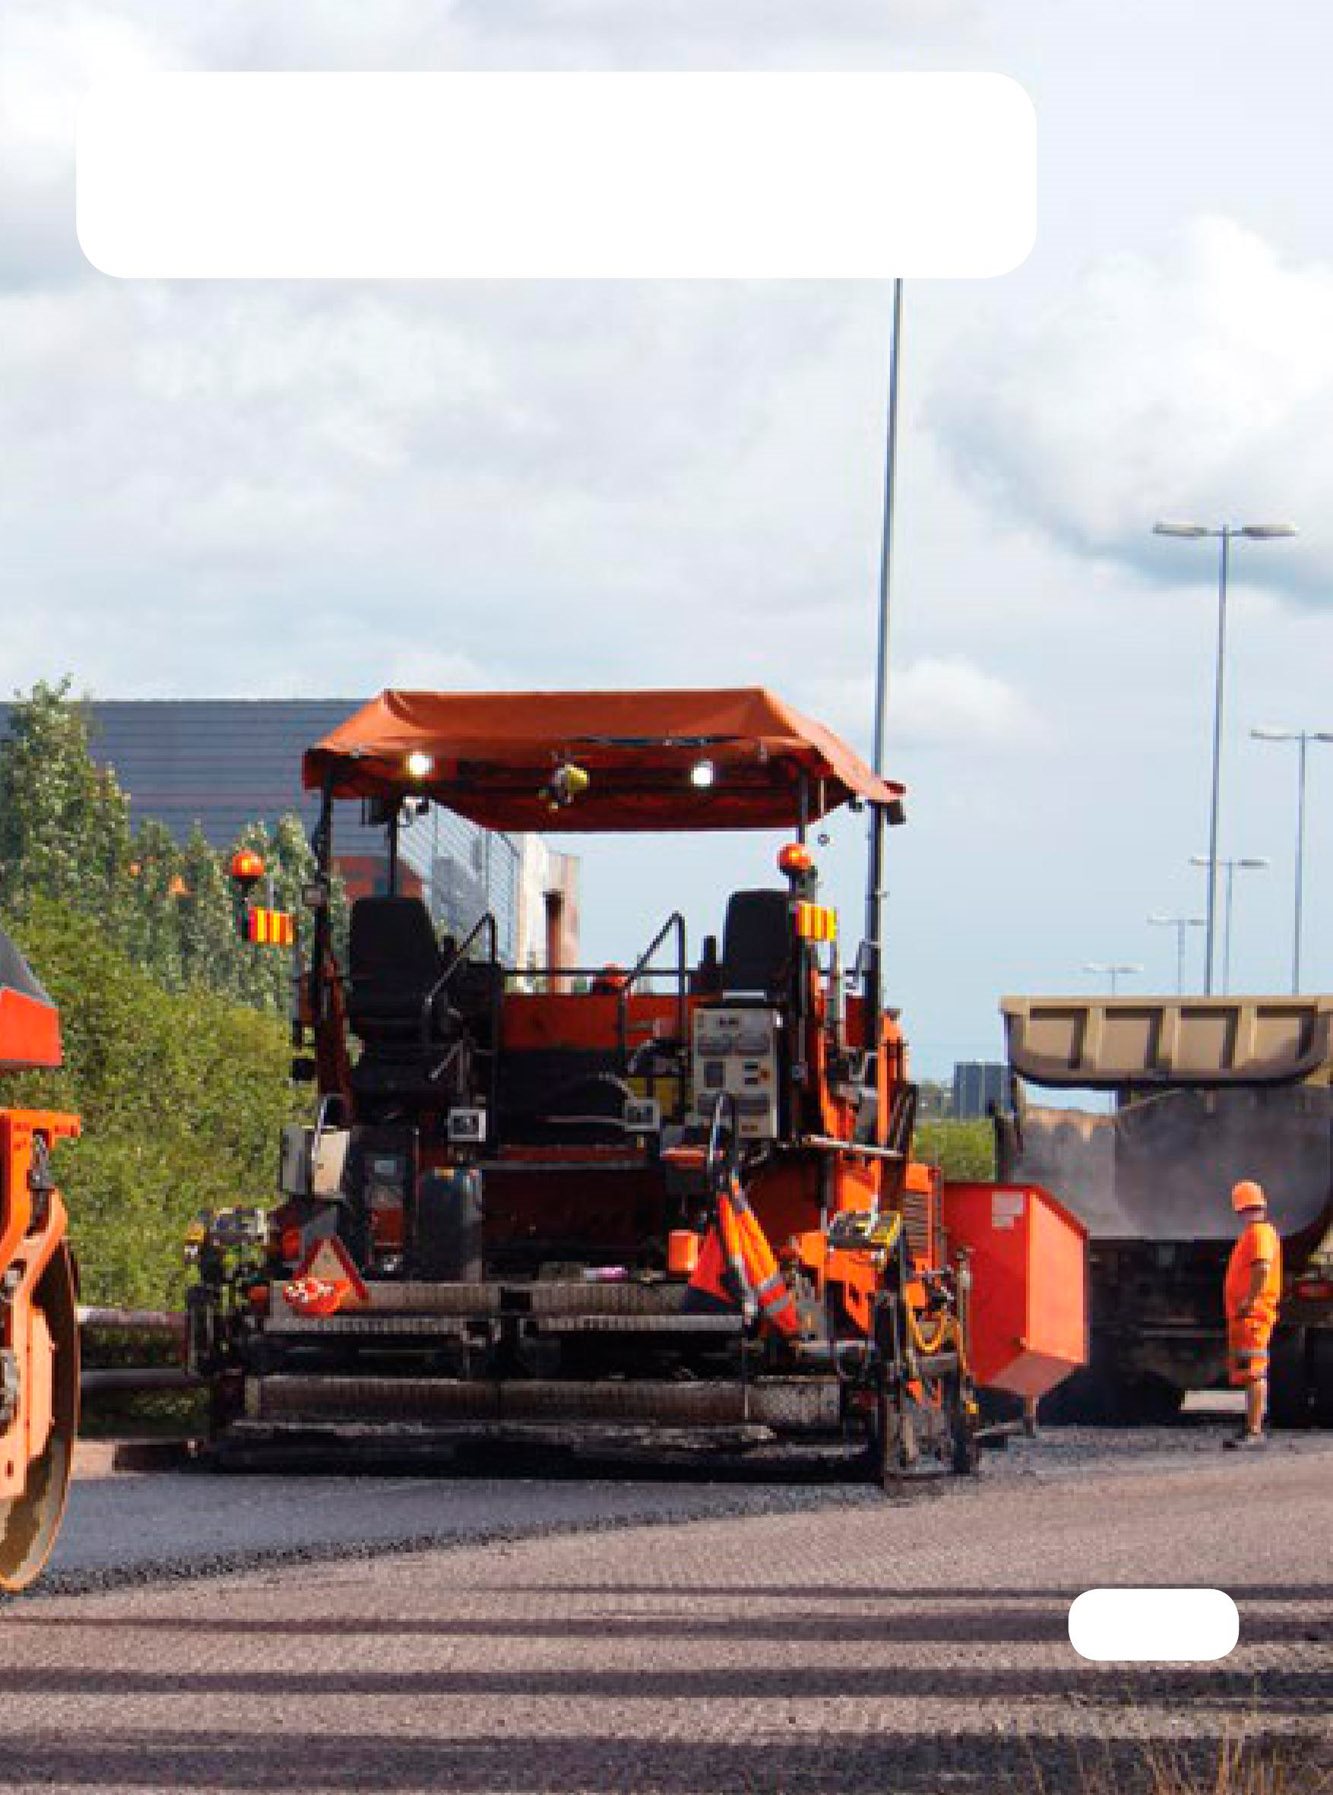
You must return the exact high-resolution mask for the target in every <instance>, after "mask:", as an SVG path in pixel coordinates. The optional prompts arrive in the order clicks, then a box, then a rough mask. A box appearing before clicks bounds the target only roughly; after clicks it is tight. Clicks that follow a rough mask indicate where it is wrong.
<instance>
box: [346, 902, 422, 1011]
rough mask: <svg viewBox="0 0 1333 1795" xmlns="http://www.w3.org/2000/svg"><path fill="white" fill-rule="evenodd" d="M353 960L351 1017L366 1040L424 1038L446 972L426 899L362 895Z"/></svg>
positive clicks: (351, 942) (354, 921)
mask: <svg viewBox="0 0 1333 1795" xmlns="http://www.w3.org/2000/svg"><path fill="white" fill-rule="evenodd" d="M347 960H348V972H349V975H350V977H349V989H348V997H347V1015H348V1020H349V1021H350V1022H351V1025H352V1027H353V1028H354V1029H355V1031H356V1033H357V1034H358V1035H360V1037H361V1039H362V1040H363V1041H365V1042H372V1041H385V1042H388V1041H400V1040H411V1039H418V1040H419V1039H420V1038H421V1035H422V1025H423V1020H424V1019H425V1018H427V1016H428V1014H429V1009H430V997H431V993H432V992H433V991H434V990H435V988H436V987H437V986H438V984H439V982H440V979H441V978H442V977H443V975H444V956H443V955H442V954H441V952H440V949H439V946H438V944H437V942H436V940H435V931H434V929H433V928H432V927H431V920H430V915H429V913H428V911H427V909H426V906H425V905H424V904H423V903H422V902H421V900H420V898H413V897H363V898H358V899H357V900H356V902H355V903H354V904H353V905H352V915H351V926H350V931H349V936H348V953H347ZM431 1021H432V1023H434V1018H433V1017H432V1018H431ZM426 1032H427V1034H428V1035H429V1033H430V1032H432V1031H431V1030H430V1029H428V1030H427V1031H426Z"/></svg>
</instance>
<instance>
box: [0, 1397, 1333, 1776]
mask: <svg viewBox="0 0 1333 1795" xmlns="http://www.w3.org/2000/svg"><path fill="white" fill-rule="evenodd" d="M1223 1431H1224V1430H1223V1429H1222V1428H1220V1427H1219V1426H1218V1425H1217V1424H1215V1423H1206V1424H1202V1425H1198V1426H1195V1427H1185V1428H1181V1429H1176V1430H1171V1429H1162V1430H1145V1431H1143V1432H1140V1433H1135V1434H1127V1435H1118V1436H1113V1435H1101V1434H1098V1433H1096V1432H1093V1431H1092V1430H1074V1429H1071V1430H1066V1431H1063V1432H1062V1433H1058V1434H1057V1433H1052V1434H1051V1435H1049V1436H1048V1437H1047V1439H1046V1440H1044V1441H1042V1442H1038V1443H1036V1444H1034V1445H1026V1444H1025V1445H1022V1446H1019V1447H1017V1448H1015V1449H1013V1450H1011V1451H1010V1452H1009V1453H1007V1454H1004V1455H1003V1456H1001V1457H999V1458H997V1459H995V1460H992V1461H990V1463H989V1464H988V1474H987V1475H985V1476H983V1477H982V1478H981V1479H979V1480H977V1481H975V1482H946V1483H943V1484H941V1485H938V1486H933V1487H931V1488H929V1489H923V1490H921V1491H920V1492H918V1493H915V1494H914V1495H913V1496H912V1497H910V1498H909V1499H907V1500H905V1501H902V1502H894V1503H889V1502H886V1501H884V1500H883V1499H881V1498H879V1497H878V1496H876V1495H875V1494H874V1493H873V1492H871V1491H869V1490H867V1489H865V1488H857V1487H855V1486H836V1485H834V1486H823V1485H819V1484H792V1483H787V1484H783V1483H775V1484H770V1485H759V1484H751V1483H731V1484H710V1483H706V1482H703V1481H699V1480H689V1481H672V1482H665V1481H648V1480H623V1481H622V1480H619V1479H606V1478H599V1479H596V1480H592V1481H589V1482H586V1483H582V1482H578V1481H565V1480H546V1479H542V1480H536V1479H521V1478H500V1477H487V1478H476V1479H472V1478H454V1479H446V1480H441V1481H429V1480H423V1479H418V1478H379V1479H373V1478H361V1479H343V1478H332V1477H309V1476H307V1477H299V1478H290V1479H288V1478H276V1477H268V1476H264V1477H258V1476H240V1475H234V1476H228V1477H218V1476H201V1475H184V1476H172V1477H126V1478H114V1479H110V1480H107V1481H105V1482H101V1483H89V1484H85V1485H80V1486H79V1487H78V1488H77V1489H76V1491H75V1501H74V1506H73V1510H72V1513H71V1517H70V1525H69V1528H68V1531H67V1533H66V1535H65V1537H64V1540H63V1542H62V1546H61V1550H60V1554H59V1558H58V1561H57V1563H56V1565H55V1567H54V1571H55V1575H54V1576H53V1577H52V1579H51V1580H50V1581H49V1582H48V1583H47V1585H46V1586H45V1589H44V1591H43V1593H42V1594H40V1595H38V1596H36V1597H33V1598H28V1599H24V1600H21V1601H16V1602H13V1603H11V1604H10V1605H9V1606H8V1607H7V1608H5V1609H4V1610H3V1611H0V1688H3V1691H4V1701H3V1702H2V1703H0V1786H4V1787H5V1788H12V1789H15V1790H25V1791H26V1790H29V1789H39V1788H40V1789H45V1790H51V1789H55V1790H67V1791H75V1790H78V1791H87V1790H89V1789H98V1790H102V1789H105V1790H117V1789H127V1790H134V1791H148V1790H158V1789H161V1790H167V1789H177V1788H181V1787H190V1788H192V1789H195V1790H198V1791H213V1790H217V1791H236V1790H241V1789H247V1790H249V1789H253V1790H258V1791H269V1790H274V1791H276V1790H279V1789H286V1788H299V1789H301V1790H302V1791H303V1792H308V1795H317V1792H318V1791H322V1790H326V1789H327V1790H334V1789H337V1790H352V1789H356V1790H361V1789H367V1790H368V1789H392V1790H423V1791H424V1790H428V1789H433V1790H447V1791H478V1792H480V1791H501V1790H503V1791H515V1792H518V1791H523V1792H528V1791H531V1792H532V1795H577V1792H579V1791H583V1790H615V1791H624V1792H626V1795H629V1792H630V1791H634V1792H635V1795H693V1792H694V1791H700V1792H702V1791H705V1790H727V1791H730V1790H764V1791H790V1792H791V1795H797V1792H804V1791H816V1790H830V1791H833V1790H838V1791H842V1792H846V1795H859V1791H861V1790H865V1791H872V1790H873V1791H875V1792H876V1795H992V1791H996V1792H1001V1795H1008V1792H1009V1791H1016V1790H1020V1789H1022V1790H1027V1789H1032V1788H1035V1787H1037V1786H1038V1784H1037V1783H1036V1782H1035V1781H1034V1778H1035V1777H1036V1776H1038V1775H1039V1776H1040V1778H1041V1779H1042V1782H1041V1784H1040V1786H1041V1787H1043V1788H1044V1791H1045V1795H1065V1792H1066V1791H1069V1792H1070V1795H1073V1791H1079V1792H1080V1795H1081V1792H1082V1790H1083V1789H1084V1787H1085V1781H1086V1779H1087V1778H1089V1777H1092V1776H1095V1774H1097V1773H1100V1772H1105V1773H1106V1774H1107V1775H1108V1776H1110V1777H1111V1778H1112V1779H1113V1780H1112V1781H1111V1782H1110V1784H1109V1785H1108V1786H1109V1787H1113V1788H1114V1789H1115V1790H1116V1791H1117V1792H1119V1791H1120V1790H1122V1789H1123V1790H1131V1789H1134V1788H1135V1787H1136V1781H1135V1778H1136V1775H1137V1773H1138V1772H1139V1771H1140V1770H1141V1769H1142V1767H1143V1765H1144V1763H1145V1762H1146V1760H1147V1758H1148V1756H1150V1755H1151V1756H1156V1757H1158V1758H1159V1759H1161V1758H1167V1759H1176V1760H1179V1761H1182V1762H1183V1761H1186V1760H1188V1761H1192V1762H1202V1761H1204V1760H1207V1759H1209V1758H1210V1757H1211V1756H1212V1755H1214V1754H1215V1753H1216V1751H1217V1749H1218V1746H1219V1744H1220V1742H1221V1741H1223V1740H1224V1739H1226V1738H1233V1739H1234V1738H1237V1737H1239V1736H1241V1735H1242V1734H1244V1735H1247V1736H1249V1737H1250V1738H1252V1739H1265V1738H1266V1739H1268V1740H1269V1741H1270V1742H1271V1741H1276V1742H1277V1743H1278V1744H1279V1745H1280V1746H1281V1748H1282V1749H1284V1750H1294V1751H1297V1752H1300V1753H1302V1754H1303V1762H1302V1768H1301V1769H1300V1770H1299V1772H1298V1773H1297V1776H1296V1780H1293V1781H1292V1782H1291V1783H1290V1785H1289V1786H1290V1788H1291V1790H1292V1791H1293V1792H1295V1791H1299V1795H1315V1791H1316V1790H1318V1789H1319V1788H1320V1787H1321V1783H1320V1778H1321V1776H1323V1775H1324V1774H1325V1773H1326V1771H1327V1770H1328V1769H1329V1768H1330V1767H1333V1754H1331V1747H1333V1737H1331V1734H1330V1722H1329V1716H1330V1712H1333V1557H1331V1555H1330V1548H1329V1543H1328V1542H1329V1538H1330V1533H1329V1528H1330V1522H1331V1521H1333V1440H1331V1439H1329V1437H1328V1436H1317V1435H1312V1436H1305V1437H1302V1438H1295V1437H1291V1438H1288V1439H1285V1440H1283V1439H1280V1440H1279V1441H1278V1442H1277V1443H1275V1444H1274V1446H1273V1447H1272V1448H1270V1450H1269V1451H1268V1452H1267V1453H1264V1454H1255V1455H1253V1456H1251V1455H1236V1454H1227V1453H1223V1452H1222V1451H1221V1450H1220V1440H1221V1435H1222V1432H1223ZM668 1521H675V1522H679V1523H682V1524H680V1525H673V1526H668V1525H662V1524H661V1523H663V1522H668ZM650 1523H655V1524H650ZM404 1548H406V1549H404ZM229 1567H230V1568H229ZM246 1567H248V1568H246ZM1097 1584H1120V1585H1126V1584H1128V1585H1148V1584H1158V1585H1161V1584H1170V1585H1178V1584H1199V1585H1208V1586H1212V1587H1220V1588H1224V1589H1227V1590H1229V1591H1230V1592H1231V1594H1232V1595H1233V1596H1234V1597H1235V1599H1236V1601H1237V1603H1238V1605H1239V1607H1240V1611H1241V1640H1240V1644H1239V1646H1238V1647H1237V1649H1236V1651H1235V1652H1234V1653H1233V1654H1232V1655H1231V1657H1229V1658H1227V1659H1225V1660H1223V1661H1222V1662H1220V1663H1217V1664H1212V1665H1179V1666H1170V1665H1152V1664H1144V1665H1124V1664H1112V1665H1098V1664H1089V1663H1086V1662H1084V1661H1083V1660H1082V1659H1080V1658H1078V1657H1077V1655H1076V1654H1075V1653H1074V1651H1073V1649H1072V1647H1071V1646H1070V1645H1069V1642H1068V1638H1067V1633H1066V1616H1067V1612H1068V1606H1069V1603H1070V1601H1071V1600H1072V1598H1073V1597H1074V1596H1075V1595H1076V1594H1077V1593H1078V1592H1079V1591H1080V1590H1081V1589H1084V1588H1086V1587H1090V1586H1092V1585H1097ZM1210 1786H1211V1785H1210Z"/></svg>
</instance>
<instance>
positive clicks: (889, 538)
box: [864, 280, 903, 1039]
mask: <svg viewBox="0 0 1333 1795" xmlns="http://www.w3.org/2000/svg"><path fill="white" fill-rule="evenodd" d="M902 330H903V283H902V281H901V280H895V281H894V283H893V327H892V331H891V334H890V337H889V400H888V418H887V424H886V433H885V447H884V519H883V527H882V534H881V538H880V556H879V633H878V639H877V643H876V649H875V733H874V745H873V751H872V759H871V765H872V766H873V768H874V771H875V773H876V775H877V776H879V777H880V778H882V777H883V775H884V733H885V724H886V721H887V717H888V703H889V612H890V598H891V594H892V573H893V511H894V496H895V487H896V484H897V474H898V357H899V352H900V349H901V345H902ZM884 823H885V819H884V812H883V810H882V809H881V808H880V806H879V805H878V804H872V805H871V806H870V851H869V856H868V862H869V864H868V866H867V869H866V923H865V932H866V966H865V985H864V995H865V1004H866V1012H867V1024H866V1025H867V1030H868V1031H869V1032H868V1034H867V1039H873V1038H874V1034H873V1031H874V1029H875V1028H876V1023H875V1021H874V1018H875V1017H877V1016H878V1014H879V1012H880V1009H881V1007H882V1004H883V978H884V954H883V943H884V896H885V893H884Z"/></svg>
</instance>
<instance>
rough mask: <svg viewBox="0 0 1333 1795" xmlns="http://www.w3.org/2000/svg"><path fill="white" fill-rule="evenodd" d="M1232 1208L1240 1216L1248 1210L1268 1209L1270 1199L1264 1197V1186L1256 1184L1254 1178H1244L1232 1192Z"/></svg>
mask: <svg viewBox="0 0 1333 1795" xmlns="http://www.w3.org/2000/svg"><path fill="white" fill-rule="evenodd" d="M1231 1207H1232V1208H1233V1209H1234V1210H1235V1211H1236V1212H1237V1214H1240V1213H1241V1212H1242V1211H1244V1210H1246V1209H1266V1208H1267V1207H1268V1198H1267V1197H1266V1196H1265V1195H1264V1187H1263V1185H1262V1184H1256V1183H1255V1182H1254V1180H1253V1178H1242V1179H1241V1181H1240V1183H1239V1184H1237V1185H1234V1186H1233V1187H1232V1191H1231Z"/></svg>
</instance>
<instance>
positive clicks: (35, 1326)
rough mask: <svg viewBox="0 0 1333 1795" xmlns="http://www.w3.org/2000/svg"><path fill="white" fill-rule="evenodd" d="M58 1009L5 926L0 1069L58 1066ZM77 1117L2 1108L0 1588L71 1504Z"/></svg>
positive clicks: (19, 1575)
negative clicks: (69, 1231)
mask: <svg viewBox="0 0 1333 1795" xmlns="http://www.w3.org/2000/svg"><path fill="white" fill-rule="evenodd" d="M60 1054H61V1050H60V1021H59V1017H58V1015H57V1013H56V1009H55V1006H54V1005H53V1004H52V1002H51V1000H50V998H49V997H48V996H47V994H46V992H45V991H43V989H42V987H41V986H40V985H39V984H38V982H37V980H36V979H35V978H34V977H33V974H32V971H31V969H30V968H29V966H28V964H27V962H26V961H25V960H24V959H23V956H22V955H21V954H20V953H19V951H18V949H17V948H16V947H15V946H14V944H13V942H12V941H11V940H10V939H9V937H8V935H6V934H5V933H4V932H3V931H2V930H0V1070H3V1071H9V1072H12V1071H17V1070H21V1069H25V1068H31V1067H43V1066H58V1065H59V1064H60ZM78 1132H79V1124H78V1121H77V1119H76V1118H75V1117H74V1116H68V1115H61V1114H57V1113H54V1112H51V1111H46V1110H41V1111H38V1110H25V1109H0V1591H4V1592H6V1593H13V1592H14V1591H17V1590H20V1589H24V1588H26V1587H27V1585H28V1584H29V1583H31V1582H32V1581H33V1579H34V1578H35V1577H36V1576H37V1574H38V1572H39V1571H40V1570H41V1568H42V1566H43V1565H44V1564H45V1563H46V1560H47V1558H48V1557H49V1556H50V1553H51V1549H52V1547H53V1546H54V1544H55V1539H56V1534H57V1532H58V1531H59V1527H60V1520H61V1516H62V1515H63V1514H64V1511H65V1495H66V1492H67V1490H68V1487H69V1476H70V1467H71V1462H72V1458H73V1451H74V1435H75V1431H76V1429H77V1426H78V1413H79V1330H78V1315H77V1310H76V1307H75V1288H74V1262H73V1259H72V1257H71V1255H70V1250H69V1246H68V1244H67V1242H66V1238H65V1206H64V1203H63V1202H62V1201H61V1198H60V1193H59V1191H58V1190H56V1188H55V1185H54V1183H53V1182H52V1178H51V1151H52V1148H53V1147H54V1146H55V1145H56V1143H57V1142H58V1141H60V1140H62V1139H67V1138H69V1137H71V1136H74V1135H77V1134H78Z"/></svg>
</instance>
